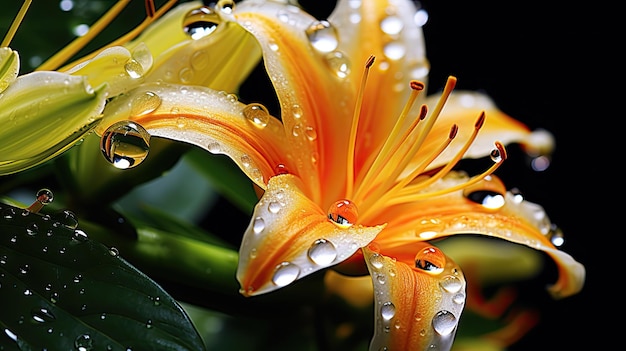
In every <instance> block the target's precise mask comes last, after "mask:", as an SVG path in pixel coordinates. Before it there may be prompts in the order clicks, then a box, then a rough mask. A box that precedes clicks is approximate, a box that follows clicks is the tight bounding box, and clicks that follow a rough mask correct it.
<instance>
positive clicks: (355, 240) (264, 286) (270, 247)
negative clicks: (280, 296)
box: [237, 174, 385, 295]
mask: <svg viewBox="0 0 626 351" xmlns="http://www.w3.org/2000/svg"><path fill="white" fill-rule="evenodd" d="M302 188H303V184H302V182H301V181H300V180H299V179H298V178H297V177H295V176H293V175H291V174H284V175H278V176H275V177H272V178H271V179H270V180H269V184H268V186H267V189H266V191H265V193H264V194H263V197H261V199H260V200H259V203H258V204H257V205H256V207H255V210H254V214H253V216H252V221H251V222H250V225H249V226H248V228H247V229H246V232H245V234H244V237H243V240H242V243H241V247H240V250H239V253H240V257H239V266H238V269H237V279H238V280H239V282H240V283H241V286H242V293H243V294H244V295H257V294H261V293H266V292H269V291H273V290H275V289H279V288H281V287H283V286H285V285H288V284H290V283H292V282H293V281H295V280H297V279H300V278H302V277H304V276H307V275H309V274H311V273H314V272H316V271H318V270H321V269H324V268H327V267H329V266H332V265H334V264H337V263H339V262H341V261H343V260H345V259H346V258H348V257H350V256H351V255H352V254H354V253H355V252H356V251H357V250H358V249H359V248H360V247H362V246H365V245H367V244H368V243H370V242H371V241H372V240H373V239H374V237H376V235H377V234H378V233H379V232H380V231H381V230H382V229H383V228H384V227H385V226H384V225H378V226H373V227H365V226H360V225H353V226H346V227H341V226H339V225H337V224H335V223H333V222H331V221H330V220H329V219H328V217H327V215H326V212H325V211H324V210H322V209H320V208H319V206H318V205H317V204H315V203H314V202H312V201H311V200H310V199H308V198H307V197H306V196H305V195H304V194H303V192H302ZM257 252H258V253H261V252H262V253H263V254H262V255H257Z"/></svg>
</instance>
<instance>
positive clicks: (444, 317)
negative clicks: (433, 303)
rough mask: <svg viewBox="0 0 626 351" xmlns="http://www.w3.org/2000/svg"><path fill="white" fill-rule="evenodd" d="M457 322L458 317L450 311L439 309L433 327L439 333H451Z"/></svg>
mask: <svg viewBox="0 0 626 351" xmlns="http://www.w3.org/2000/svg"><path fill="white" fill-rule="evenodd" d="M456 324H457V319H456V317H455V316H454V314H452V312H449V311H445V310H444V311H439V312H437V314H436V315H435V317H433V328H434V329H435V331H436V332H437V333H439V334H440V335H443V336H446V335H450V333H452V331H454V328H455V327H456Z"/></svg>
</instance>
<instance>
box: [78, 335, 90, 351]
mask: <svg viewBox="0 0 626 351" xmlns="http://www.w3.org/2000/svg"><path fill="white" fill-rule="evenodd" d="M74 347H75V348H76V350H77V351H90V350H92V349H93V339H91V336H90V335H89V334H81V335H79V336H77V337H76V339H74Z"/></svg>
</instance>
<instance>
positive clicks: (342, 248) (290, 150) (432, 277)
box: [96, 0, 585, 350]
mask: <svg viewBox="0 0 626 351" xmlns="http://www.w3.org/2000/svg"><path fill="white" fill-rule="evenodd" d="M224 3H225V2H224V1H221V2H220V4H221V5H222V6H221V10H222V11H226V12H228V14H229V18H230V20H232V21H234V22H236V23H239V24H240V25H241V26H243V27H244V28H245V29H246V30H248V31H249V32H250V33H251V34H252V35H254V36H255V37H256V39H257V40H258V42H259V44H260V46H261V48H262V51H263V58H264V63H265V67H266V69H267V73H268V75H269V77H270V79H271V81H272V83H273V85H274V88H275V90H276V94H277V96H278V99H279V102H280V108H281V115H280V118H276V117H274V116H271V115H270V114H269V112H268V110H267V109H266V108H265V107H264V106H263V105H261V104H259V103H256V102H252V103H243V102H240V101H237V99H236V97H234V95H229V94H227V93H225V92H217V91H214V90H211V89H208V88H204V87H199V86H182V85H174V84H166V83H146V84H143V85H142V86H140V87H138V88H136V89H134V90H132V91H129V92H128V94H125V95H121V96H119V97H117V98H116V99H114V100H113V101H111V102H110V103H109V104H108V105H107V106H106V108H105V111H104V118H103V122H102V123H100V125H99V126H98V127H97V129H96V131H97V133H98V134H99V135H105V136H107V137H108V138H109V139H106V138H105V140H110V137H111V130H112V129H109V130H107V126H111V125H114V124H115V123H127V124H128V123H132V125H133V128H137V129H143V128H145V130H146V131H147V133H148V134H149V135H150V136H156V137H164V138H169V139H173V140H179V141H183V142H187V143H191V144H194V145H197V146H198V147H201V148H204V149H206V150H208V151H209V152H211V153H215V154H226V155H228V156H229V157H230V158H232V160H233V161H234V162H235V163H237V165H239V167H240V168H241V170H242V171H243V172H245V174H247V175H248V176H249V178H250V179H251V181H252V182H253V183H254V184H255V185H256V186H258V188H259V189H261V190H262V195H261V196H260V199H259V202H258V204H257V205H256V207H255V210H254V213H253V215H252V219H251V222H250V225H249V226H248V228H247V230H246V232H245V233H244V236H243V240H242V243H241V247H240V252H239V253H240V258H239V266H238V271H237V279H238V280H239V282H240V284H241V293H242V294H243V295H245V296H253V295H258V294H263V293H268V292H271V291H273V290H276V289H279V288H281V287H284V286H287V285H289V284H291V283H292V282H294V281H296V280H298V279H301V278H303V277H305V276H307V275H309V274H311V273H313V272H317V271H319V270H322V269H326V268H329V267H332V268H335V269H337V270H338V271H340V272H348V273H351V274H359V273H368V272H369V274H370V275H371V277H372V282H373V287H374V291H375V294H374V299H375V301H374V303H375V311H376V312H375V335H374V336H373V339H372V342H371V345H370V349H371V350H383V349H384V350H405V349H407V347H408V346H409V345H410V347H411V348H412V349H429V348H432V347H436V349H438V350H449V349H450V348H451V345H452V341H453V339H454V335H455V332H456V328H457V325H458V321H459V318H460V315H461V313H462V310H463V307H464V304H465V288H466V281H465V278H464V276H463V274H462V271H461V268H460V267H459V266H458V265H457V264H456V263H455V262H454V261H453V260H452V259H451V258H450V257H448V256H446V255H445V254H444V253H443V252H442V251H441V249H439V248H437V247H436V246H435V245H433V244H432V243H430V241H432V240H435V239H440V238H444V237H446V236H451V235H457V234H473V235H476V234H482V235H486V236H491V237H497V238H501V239H504V240H508V241H511V242H514V243H518V244H522V245H527V246H529V247H531V248H534V249H537V250H542V251H544V252H546V253H547V254H548V255H550V256H551V257H552V258H553V259H554V261H555V262H556V264H557V265H558V268H559V277H558V280H557V281H556V282H555V283H554V285H552V286H551V287H550V288H549V290H550V292H551V293H552V294H553V295H554V296H555V297H557V298H561V297H565V296H569V295H572V294H575V293H577V292H578V291H579V290H580V289H581V288H582V285H583V282H584V279H585V270H584V267H583V266H582V265H581V264H580V263H578V262H576V261H575V260H574V259H573V258H572V257H571V256H570V255H568V254H567V253H565V252H563V251H560V250H559V249H558V248H557V247H556V246H555V245H554V244H553V243H552V241H551V236H552V235H553V234H554V233H555V231H558V230H557V229H555V227H554V226H552V224H551V223H550V221H549V219H548V217H547V215H546V214H545V212H544V211H543V209H542V208H541V207H540V206H538V205H536V204H533V203H530V202H528V201H526V200H524V199H523V198H522V197H521V196H519V195H517V194H514V193H512V192H509V191H507V189H506V187H505V185H504V184H503V183H502V182H501V181H500V180H499V179H498V178H497V177H496V176H495V175H494V174H493V173H494V171H495V170H496V169H497V167H498V166H499V165H500V164H501V163H502V162H503V161H504V160H505V159H506V151H505V148H504V145H506V144H510V143H519V144H522V145H523V146H524V147H525V148H526V149H528V150H533V151H536V150H540V151H546V149H549V146H550V143H551V139H550V137H549V135H547V134H546V133H541V132H536V133H533V132H531V131H530V130H529V129H528V128H527V127H526V126H525V125H523V124H522V123H520V122H518V121H516V120H514V119H512V118H511V117H509V116H508V115H506V114H505V113H503V112H502V111H500V110H498V109H497V108H496V106H495V105H494V104H493V103H492V102H491V101H490V100H489V98H488V97H486V96H484V95H481V94H478V93H474V92H453V89H454V86H455V82H456V78H454V77H450V78H449V80H448V81H447V83H446V85H445V87H444V89H443V92H442V93H441V95H440V96H435V97H425V96H424V95H425V92H424V90H425V88H426V86H425V83H426V79H427V75H428V69H429V66H428V62H427V60H426V57H425V51H424V45H423V40H422V32H421V28H420V27H419V26H418V25H417V24H416V23H415V21H414V14H415V13H416V8H415V6H414V4H413V3H412V2H410V1H383V0H372V1H369V0H363V1H347V0H346V1H339V2H338V4H337V7H336V9H335V10H334V12H333V13H332V14H331V16H330V17H329V18H328V20H324V21H322V20H318V19H316V18H314V17H312V16H311V15H309V14H307V13H306V12H304V11H302V10H301V9H300V8H298V7H296V6H294V5H289V4H285V3H279V2H270V1H268V2H264V1H243V2H241V3H237V7H236V8H235V4H234V3H231V2H229V6H223V5H224ZM220 4H218V6H220ZM146 93H149V94H153V95H154V96H158V97H159V104H155V105H154V106H151V108H150V109H149V110H148V111H142V113H140V114H137V113H136V112H133V108H132V104H131V103H130V102H132V101H135V100H137V99H140V98H141V97H142V96H145V94H146ZM135 110H136V109H135ZM120 152H121V151H120ZM488 156H491V158H492V160H493V164H492V166H491V167H488V168H487V169H486V170H485V171H484V172H481V173H479V174H476V175H468V174H467V173H465V172H463V171H459V170H456V169H455V166H457V165H458V163H459V161H460V160H461V159H464V158H481V157H488Z"/></svg>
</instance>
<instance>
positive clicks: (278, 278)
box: [272, 262, 300, 286]
mask: <svg viewBox="0 0 626 351" xmlns="http://www.w3.org/2000/svg"><path fill="white" fill-rule="evenodd" d="M298 276H300V267H298V266H297V265H295V264H293V263H290V262H283V263H281V264H279V265H278V266H277V267H276V270H275V271H274V276H273V277H272V282H273V283H274V284H275V285H276V286H286V285H289V284H291V283H293V282H294V281H295V280H296V279H298Z"/></svg>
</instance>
